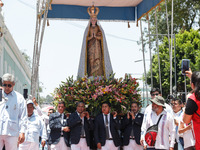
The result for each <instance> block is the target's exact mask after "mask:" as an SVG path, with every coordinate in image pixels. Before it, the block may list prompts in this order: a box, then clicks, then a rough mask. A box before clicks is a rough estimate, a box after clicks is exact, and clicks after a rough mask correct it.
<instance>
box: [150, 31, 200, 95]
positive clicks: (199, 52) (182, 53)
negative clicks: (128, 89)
mask: <svg viewBox="0 0 200 150" xmlns="http://www.w3.org/2000/svg"><path fill="white" fill-rule="evenodd" d="M175 46H176V72H177V91H178V92H184V91H185V90H184V76H183V75H182V74H181V60H182V59H190V68H191V69H192V70H193V71H198V70H200V33H199V32H198V30H193V29H191V30H190V31H184V32H179V33H178V34H176V45H175ZM159 51H160V53H159V54H160V65H161V76H162V77H161V78H162V91H163V96H164V97H166V96H167V95H168V94H169V90H170V85H169V83H170V81H169V80H170V78H169V77H170V72H169V70H170V62H169V47H168V39H167V38H166V37H165V38H164V39H163V42H162V44H161V45H159ZM173 54H174V51H173ZM173 59H174V57H173ZM152 63H153V64H152V66H153V67H152V69H153V81H154V83H153V84H154V87H160V86H159V70H158V57H157V54H154V55H153V61H152ZM174 71H175V70H174V65H173V83H174V77H175V76H174ZM147 83H148V84H151V72H150V71H149V72H148V74H147ZM189 83H190V81H189V79H187V87H188V88H187V89H189V87H190V84H189Z"/></svg>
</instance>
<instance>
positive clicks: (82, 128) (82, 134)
mask: <svg viewBox="0 0 200 150" xmlns="http://www.w3.org/2000/svg"><path fill="white" fill-rule="evenodd" d="M83 119H84V118H83ZM83 119H82V124H81V137H84V124H83Z"/></svg>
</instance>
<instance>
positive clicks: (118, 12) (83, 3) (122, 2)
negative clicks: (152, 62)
mask: <svg viewBox="0 0 200 150" xmlns="http://www.w3.org/2000/svg"><path fill="white" fill-rule="evenodd" d="M162 1H163V0H98V1H97V0H96V1H95V0H94V1H91V0H53V1H52V3H51V8H52V10H49V12H48V18H50V19H71V20H75V19H76V20H88V19H89V18H90V16H89V15H88V13H87V8H88V7H90V6H92V5H93V4H94V6H97V7H98V8H99V10H100V11H99V14H98V20H104V21H136V20H138V19H139V18H141V17H142V16H143V15H146V13H148V12H149V11H150V10H151V9H153V8H154V7H156V6H157V5H159V3H161V2H162Z"/></svg>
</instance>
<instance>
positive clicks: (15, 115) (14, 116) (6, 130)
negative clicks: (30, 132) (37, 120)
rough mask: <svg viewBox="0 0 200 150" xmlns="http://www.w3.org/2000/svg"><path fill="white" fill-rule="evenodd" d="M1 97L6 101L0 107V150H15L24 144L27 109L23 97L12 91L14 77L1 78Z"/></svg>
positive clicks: (5, 75)
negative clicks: (4, 149) (3, 149)
mask: <svg viewBox="0 0 200 150" xmlns="http://www.w3.org/2000/svg"><path fill="white" fill-rule="evenodd" d="M2 83H3V96H4V97H5V98H6V99H7V101H6V102H5V103H3V104H1V105H0V149H2V147H3V145H5V148H6V150H17V145H18V144H21V143H23V142H24V139H25V137H24V133H25V129H26V123H27V107H26V101H25V100H24V97H23V96H22V95H21V94H20V93H18V92H16V91H14V90H13V88H14V86H15V80H14V76H13V75H11V74H8V73H7V74H4V75H3V77H2Z"/></svg>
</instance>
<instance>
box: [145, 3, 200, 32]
mask: <svg viewBox="0 0 200 150" xmlns="http://www.w3.org/2000/svg"><path fill="white" fill-rule="evenodd" d="M166 1H167V10H168V20H169V25H171V17H172V16H171V12H172V11H171V8H172V2H171V0H166ZM154 14H155V11H152V12H151V13H150V14H149V16H150V20H149V21H150V24H151V32H152V33H153V34H154V33H155V16H154ZM199 14H200V2H199V0H174V13H173V22H174V25H173V28H174V33H178V32H179V31H180V30H187V31H190V29H191V28H195V29H198V30H199V29H200V17H199ZM157 18H158V19H157V21H158V32H159V33H160V34H167V19H166V9H165V1H164V2H162V3H161V4H160V9H159V11H157ZM144 20H146V18H145V19H144ZM170 33H171V31H170Z"/></svg>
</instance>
